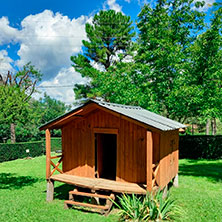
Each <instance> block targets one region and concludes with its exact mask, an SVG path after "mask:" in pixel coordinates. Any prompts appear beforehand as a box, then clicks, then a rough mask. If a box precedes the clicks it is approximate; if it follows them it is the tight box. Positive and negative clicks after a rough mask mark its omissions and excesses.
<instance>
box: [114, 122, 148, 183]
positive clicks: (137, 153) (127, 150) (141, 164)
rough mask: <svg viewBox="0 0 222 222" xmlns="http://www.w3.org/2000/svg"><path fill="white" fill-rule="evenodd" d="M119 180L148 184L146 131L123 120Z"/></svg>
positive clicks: (118, 152) (119, 153)
mask: <svg viewBox="0 0 222 222" xmlns="http://www.w3.org/2000/svg"><path fill="white" fill-rule="evenodd" d="M119 141H120V142H119V144H120V145H119V149H118V150H117V156H118V158H117V180H118V181H128V182H135V183H145V182H146V129H144V128H142V127H140V126H138V125H136V124H134V123H131V122H129V121H127V120H123V119H121V123H120V133H119Z"/></svg>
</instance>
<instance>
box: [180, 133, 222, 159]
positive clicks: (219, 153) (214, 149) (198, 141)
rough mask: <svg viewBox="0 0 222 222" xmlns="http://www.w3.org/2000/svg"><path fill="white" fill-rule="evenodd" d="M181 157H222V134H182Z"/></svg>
mask: <svg viewBox="0 0 222 222" xmlns="http://www.w3.org/2000/svg"><path fill="white" fill-rule="evenodd" d="M179 153H180V158H189V159H221V158H222V136H205V135H201V136H190V135H189V136H180V142H179Z"/></svg>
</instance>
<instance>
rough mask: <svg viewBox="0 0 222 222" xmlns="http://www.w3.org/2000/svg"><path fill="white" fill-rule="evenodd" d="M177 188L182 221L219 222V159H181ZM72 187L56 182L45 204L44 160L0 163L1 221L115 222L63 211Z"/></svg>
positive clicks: (221, 176)
mask: <svg viewBox="0 0 222 222" xmlns="http://www.w3.org/2000/svg"><path fill="white" fill-rule="evenodd" d="M179 184H180V187H179V188H172V189H171V195H172V197H173V198H174V199H176V201H177V202H178V204H179V205H180V206H182V207H183V209H184V211H185V213H184V215H183V217H181V221H189V222H192V221H194V222H198V221H201V222H204V221H206V222H209V221H214V222H217V221H218V222H221V221H222V211H221V206H222V198H221V194H222V160H216V161H206V160H199V161H197V160H181V161H180V176H179ZM71 189H72V187H71V186H69V185H63V184H62V183H58V182H56V183H55V200H54V201H53V202H51V203H46V201H45V197H46V193H45V192H46V182H45V157H44V156H41V157H36V158H33V159H26V160H21V159H20V160H14V161H9V162H4V163H0V206H1V207H0V215H1V218H4V221H7V222H10V221H13V222H14V221H19V222H21V221H32V222H35V221H47V220H48V221H54V222H56V221H59V222H60V221H64V222H65V221H76V222H78V221H90V222H93V221H95V222H100V221H118V216H117V215H116V214H111V215H109V216H108V217H104V216H101V215H99V214H96V213H86V212H82V211H78V210H74V209H71V210H64V209H63V203H64V200H65V199H68V190H71Z"/></svg>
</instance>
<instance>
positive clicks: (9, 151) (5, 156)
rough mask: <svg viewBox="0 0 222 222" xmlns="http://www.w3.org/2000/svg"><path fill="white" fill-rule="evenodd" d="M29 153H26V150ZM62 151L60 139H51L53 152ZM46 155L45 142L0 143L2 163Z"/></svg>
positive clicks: (0, 160)
mask: <svg viewBox="0 0 222 222" xmlns="http://www.w3.org/2000/svg"><path fill="white" fill-rule="evenodd" d="M27 149H28V150H29V153H26V150H27ZM60 150H62V140H61V138H60V137H52V138H51V152H58V151H60ZM43 154H45V140H42V141H34V142H24V143H15V144H8V143H0V163H1V162H4V161H9V160H15V159H19V158H25V157H35V156H41V155H43Z"/></svg>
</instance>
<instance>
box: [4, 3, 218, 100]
mask: <svg viewBox="0 0 222 222" xmlns="http://www.w3.org/2000/svg"><path fill="white" fill-rule="evenodd" d="M218 1H221V0H218ZM144 2H149V3H152V4H154V2H155V1H154V0H152V1H148V0H62V1H61V0H38V1H30V0H29V1H28V0H19V1H18V0H7V1H4V4H1V7H0V73H2V74H4V73H7V71H8V70H10V71H12V72H16V70H17V69H20V68H21V67H22V66H23V65H24V64H26V63H27V62H29V61H31V62H32V64H34V65H35V66H36V67H37V68H38V69H40V70H41V72H42V73H43V80H42V82H41V83H39V86H41V87H44V86H54V87H52V88H47V93H48V94H49V95H50V96H52V97H54V98H56V99H60V100H62V101H64V102H66V103H67V104H70V103H73V102H74V93H73V90H72V87H67V88H61V87H59V86H61V85H74V84H75V83H84V82H86V81H88V80H86V79H83V78H82V77H81V75H80V74H79V73H76V72H75V71H74V69H73V68H72V67H71V62H70V56H71V55H75V54H78V53H80V52H81V47H82V40H83V39H86V35H85V31H84V28H85V23H86V22H89V21H90V20H91V19H92V17H93V15H95V14H96V13H97V12H98V11H99V10H107V9H114V10H116V11H122V12H123V13H124V14H126V15H130V16H131V18H132V20H133V21H134V22H135V19H136V17H137V15H138V13H139V11H140V8H141V7H142V6H143V4H144ZM207 2H208V3H209V4H212V3H213V2H214V0H207ZM204 10H208V6H207V5H206V8H205V9H204ZM38 91H39V93H36V94H35V95H34V97H35V98H39V97H40V96H41V95H42V93H43V92H44V91H46V89H44V88H39V89H38Z"/></svg>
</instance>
